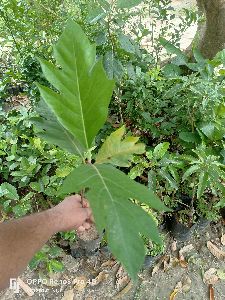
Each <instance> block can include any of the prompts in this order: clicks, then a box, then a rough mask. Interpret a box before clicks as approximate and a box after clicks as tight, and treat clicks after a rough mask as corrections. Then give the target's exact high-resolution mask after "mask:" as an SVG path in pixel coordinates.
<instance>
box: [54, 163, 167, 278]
mask: <svg viewBox="0 0 225 300" xmlns="http://www.w3.org/2000/svg"><path fill="white" fill-rule="evenodd" d="M83 189H88V190H87V192H86V197H87V199H88V200H89V201H90V205H91V208H92V211H93V214H94V218H95V221H96V226H97V228H98V230H99V231H100V232H101V231H102V230H103V229H106V235H107V241H108V243H109V247H110V249H111V251H112V253H113V254H114V255H115V256H116V257H117V259H118V260H119V261H121V262H122V263H123V265H124V266H125V268H126V270H127V271H128V273H129V274H130V276H131V277H132V278H133V279H136V275H137V272H138V271H139V269H140V268H141V266H142V264H143V261H144V255H145V249H144V243H143V239H142V238H141V237H140V233H141V234H143V235H145V236H146V237H148V238H150V239H151V240H153V241H155V242H157V243H160V241H161V240H160V236H159V233H158V231H157V227H156V224H155V222H154V220H153V219H152V218H151V216H149V215H148V214H147V213H146V212H145V211H144V210H142V208H141V207H140V206H138V205H135V204H134V203H132V202H131V201H130V200H129V199H130V198H132V199H134V198H135V199H136V200H138V201H140V202H142V203H145V204H147V205H149V206H151V207H152V208H153V209H157V210H167V208H166V207H165V206H164V204H163V203H162V202H161V201H160V200H159V199H158V198H157V197H156V196H155V195H154V194H153V193H152V192H151V191H150V190H149V189H148V188H147V187H145V186H143V185H141V184H138V183H137V182H135V181H133V180H131V179H130V178H129V177H128V176H126V175H125V174H123V173H122V172H121V171H119V170H117V169H115V168H113V167H111V166H110V165H83V166H81V167H78V168H77V169H75V170H74V171H72V173H71V174H70V175H69V176H68V177H67V178H66V179H65V181H64V183H63V185H62V186H61V188H60V190H59V193H60V194H68V193H74V192H76V193H77V192H79V191H81V190H83ZM131 224H132V226H131Z"/></svg>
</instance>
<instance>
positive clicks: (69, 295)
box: [61, 290, 74, 300]
mask: <svg viewBox="0 0 225 300" xmlns="http://www.w3.org/2000/svg"><path fill="white" fill-rule="evenodd" d="M73 298H74V291H73V290H67V291H65V292H64V295H63V297H62V299H61V300H73Z"/></svg>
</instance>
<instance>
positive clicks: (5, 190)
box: [0, 182, 19, 200]
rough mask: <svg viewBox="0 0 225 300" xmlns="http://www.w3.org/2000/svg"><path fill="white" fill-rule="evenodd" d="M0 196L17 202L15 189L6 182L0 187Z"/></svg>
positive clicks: (17, 197) (17, 196)
mask: <svg viewBox="0 0 225 300" xmlns="http://www.w3.org/2000/svg"><path fill="white" fill-rule="evenodd" d="M0 196H5V197H6V198H8V199H10V200H19V195H18V193H17V190H16V188H15V187H14V186H13V185H11V184H10V183H8V182H4V183H2V184H1V185H0Z"/></svg>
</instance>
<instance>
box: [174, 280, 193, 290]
mask: <svg viewBox="0 0 225 300" xmlns="http://www.w3.org/2000/svg"><path fill="white" fill-rule="evenodd" d="M190 289H191V279H190V277H188V276H185V277H184V278H183V279H182V280H181V281H179V282H178V283H177V285H176V286H175V289H174V290H178V292H180V293H187V292H189V291H190Z"/></svg>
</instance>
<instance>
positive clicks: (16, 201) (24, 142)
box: [0, 108, 81, 218]
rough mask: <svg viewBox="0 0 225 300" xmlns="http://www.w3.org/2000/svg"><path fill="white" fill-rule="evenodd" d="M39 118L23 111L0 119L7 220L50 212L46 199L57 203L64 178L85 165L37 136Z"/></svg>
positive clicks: (0, 204)
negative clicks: (39, 211)
mask: <svg viewBox="0 0 225 300" xmlns="http://www.w3.org/2000/svg"><path fill="white" fill-rule="evenodd" d="M35 115H36V113H33V112H29V111H28V110H26V109H25V108H23V109H21V110H19V111H15V110H14V111H10V112H8V113H5V112H2V113H1V116H0V117H1V124H2V125H1V129H0V162H1V164H0V173H1V182H2V183H1V184H0V195H1V200H0V207H1V212H2V213H3V214H4V215H5V218H7V217H10V216H11V215H14V216H15V217H21V216H23V215H26V214H27V213H28V212H32V211H35V210H36V207H40V208H44V209H46V208H48V202H47V201H46V200H45V199H46V198H48V200H49V201H52V202H53V203H57V202H58V201H59V199H58V198H57V189H58V187H59V185H60V184H61V183H62V181H63V178H64V177H66V176H67V175H68V174H69V173H70V172H71V171H72V169H73V168H74V166H76V165H79V164H80V163H81V161H80V159H79V158H78V157H77V156H75V155H71V154H68V153H65V152H64V151H62V150H60V149H58V148H56V147H52V146H49V145H48V144H47V143H46V142H44V141H43V140H41V139H40V138H38V137H36V136H35V133H34V131H33V129H32V124H31V122H30V119H32V118H34V117H35Z"/></svg>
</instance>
